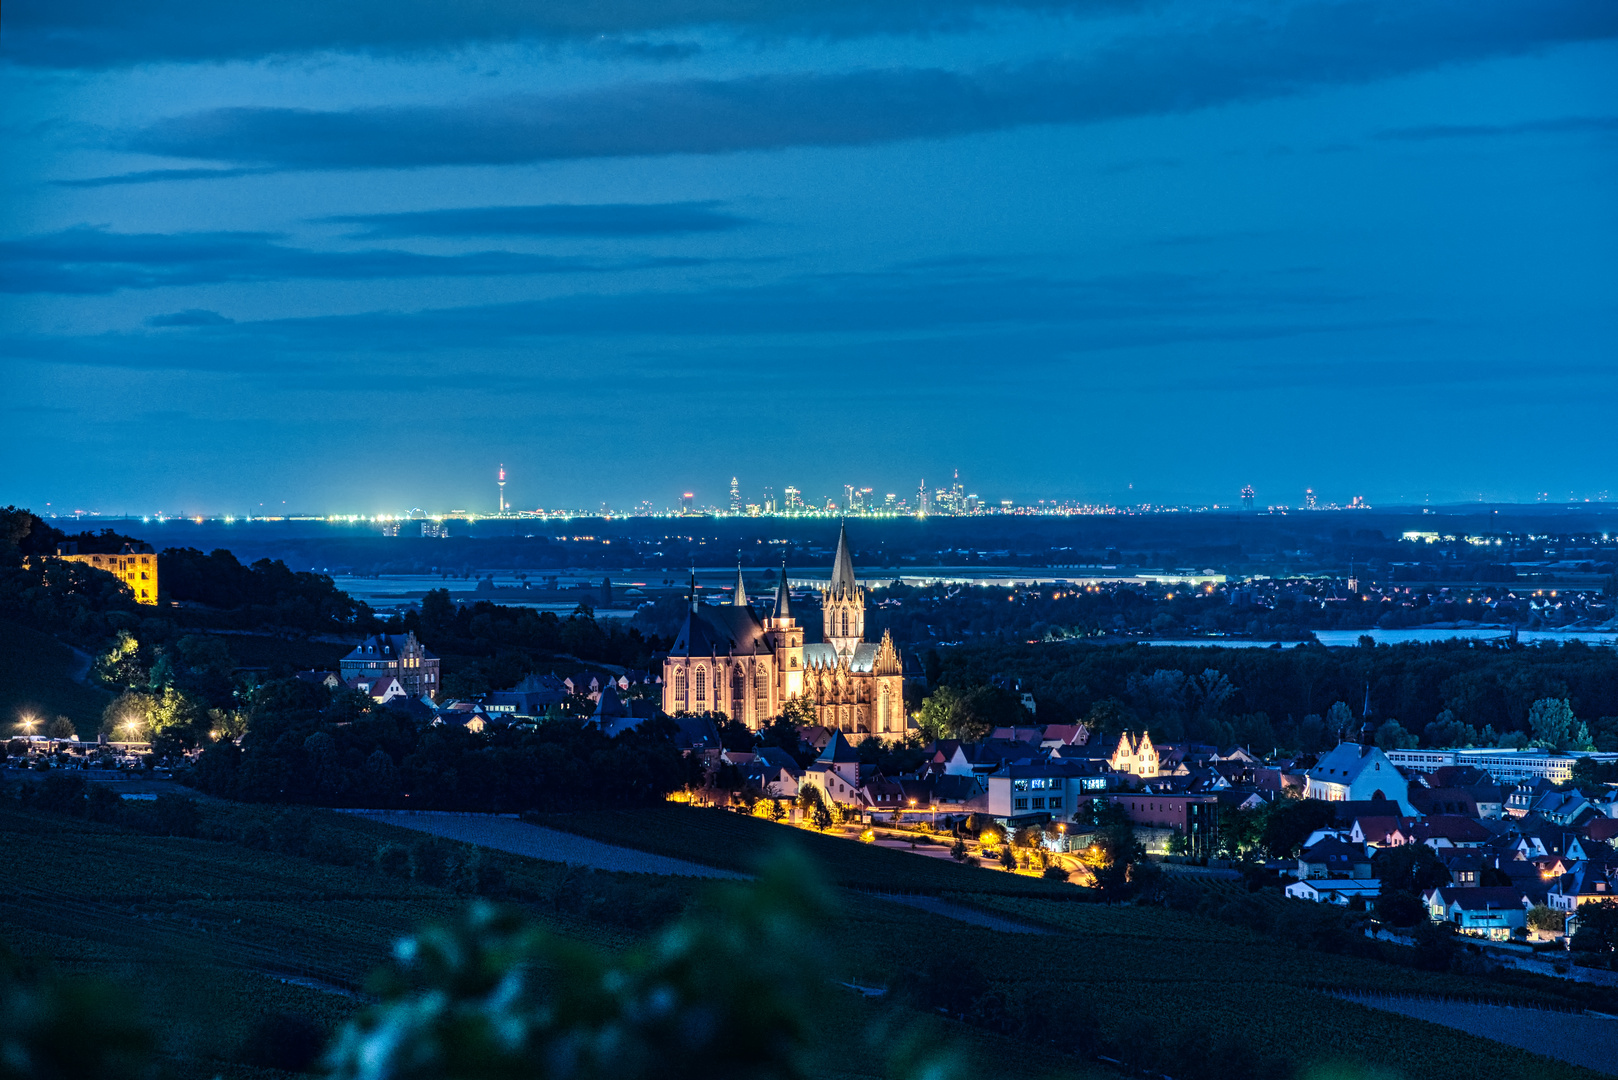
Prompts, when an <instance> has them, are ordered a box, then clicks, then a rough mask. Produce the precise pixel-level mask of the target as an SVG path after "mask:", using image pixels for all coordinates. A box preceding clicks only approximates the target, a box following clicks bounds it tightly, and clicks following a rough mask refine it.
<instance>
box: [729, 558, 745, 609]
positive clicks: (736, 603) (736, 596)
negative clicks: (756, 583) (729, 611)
mask: <svg viewBox="0 0 1618 1080" xmlns="http://www.w3.org/2000/svg"><path fill="white" fill-rule="evenodd" d="M730 605H731V607H746V606H747V586H746V585H744V584H742V564H741V563H740V562H738V563H737V564H736V591H735V592H733V593H731V594H730Z"/></svg>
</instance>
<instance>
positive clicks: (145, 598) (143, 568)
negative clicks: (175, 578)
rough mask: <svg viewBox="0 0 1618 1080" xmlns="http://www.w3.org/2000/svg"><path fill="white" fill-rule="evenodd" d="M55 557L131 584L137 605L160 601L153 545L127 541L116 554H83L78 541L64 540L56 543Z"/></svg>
mask: <svg viewBox="0 0 1618 1080" xmlns="http://www.w3.org/2000/svg"><path fill="white" fill-rule="evenodd" d="M56 557H57V558H58V559H61V560H62V561H63V562H73V563H83V564H84V565H85V566H92V567H94V568H95V569H97V570H105V571H106V572H107V573H109V574H111V575H112V576H113V577H115V578H117V579H118V580H119V581H121V582H123V583H124V584H125V585H128V586H129V591H130V592H132V593H134V594H135V603H137V604H154V605H155V604H156V603H157V556H156V555H155V554H153V552H152V548H151V545H150V544H125V545H124V546H123V549H122V550H121V551H119V552H118V554H116V555H97V554H91V555H80V554H79V545H78V544H76V543H65V544H58V545H56Z"/></svg>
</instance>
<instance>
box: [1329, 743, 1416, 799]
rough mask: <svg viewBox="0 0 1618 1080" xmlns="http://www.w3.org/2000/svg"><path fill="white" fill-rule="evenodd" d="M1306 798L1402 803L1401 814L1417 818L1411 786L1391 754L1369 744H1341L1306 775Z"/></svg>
mask: <svg viewBox="0 0 1618 1080" xmlns="http://www.w3.org/2000/svg"><path fill="white" fill-rule="evenodd" d="M1306 776H1307V778H1308V780H1307V787H1306V788H1305V789H1304V797H1305V798H1309V799H1321V800H1323V801H1325V802H1358V801H1361V800H1371V801H1381V800H1383V799H1387V800H1389V801H1390V802H1395V803H1398V804H1399V812H1400V813H1401V814H1403V815H1406V816H1414V815H1415V813H1416V809H1415V807H1413V806H1411V805H1410V784H1409V782H1408V781H1406V780H1405V778H1404V776H1403V775H1402V774H1401V773H1400V772H1399V770H1398V769H1397V768H1395V767H1394V764H1393V762H1392V761H1389V760H1388V755H1386V754H1384V753H1383V752H1382V751H1381V750H1378V749H1377V748H1376V747H1375V746H1370V745H1367V744H1365V743H1350V742H1345V743H1339V744H1338V746H1337V748H1336V749H1335V750H1333V751H1331V752H1330V753H1328V754H1326V755H1325V756H1323V757H1322V758H1321V759H1320V760H1319V761H1318V762H1316V763H1315V766H1314V768H1312V769H1310V770H1309V771H1308V773H1307V774H1306Z"/></svg>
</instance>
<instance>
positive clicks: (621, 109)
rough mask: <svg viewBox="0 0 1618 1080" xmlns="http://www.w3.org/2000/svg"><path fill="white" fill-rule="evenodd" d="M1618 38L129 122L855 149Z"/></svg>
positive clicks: (470, 153) (330, 152)
mask: <svg viewBox="0 0 1618 1080" xmlns="http://www.w3.org/2000/svg"><path fill="white" fill-rule="evenodd" d="M1612 36H1618V4H1614V3H1611V2H1609V0H1506V2H1501V3H1495V4H1489V5H1476V4H1467V3H1460V2H1455V0H1440V2H1436V3H1426V4H1418V3H1410V2H1408V0H1397V2H1396V0H1348V2H1342V3H1331V4H1313V5H1309V6H1305V7H1301V8H1298V9H1294V10H1292V11H1290V12H1287V13H1286V14H1285V15H1284V16H1281V17H1278V18H1273V19H1263V18H1258V17H1249V18H1247V19H1243V20H1232V21H1229V22H1226V23H1224V24H1222V25H1220V26H1217V27H1215V28H1212V29H1206V30H1202V31H1198V32H1188V31H1181V32H1178V33H1170V34H1164V35H1158V36H1151V37H1142V38H1139V39H1134V40H1129V41H1124V42H1120V43H1117V44H1115V45H1112V46H1109V47H1108V48H1106V49H1104V50H1102V51H1099V52H1097V53H1095V54H1093V55H1091V56H1088V57H1085V58H1071V57H1051V58H1047V59H1045V60H1042V61H1038V62H1033V63H1025V64H1018V65H1002V66H991V67H985V68H981V69H978V70H975V71H970V72H959V71H950V70H944V69H936V68H934V69H929V68H893V69H878V70H865V71H853V72H843V73H833V74H821V73H787V74H770V75H755V76H746V77H740V78H734V79H685V80H677V81H668V82H647V83H630V84H624V85H619V86H613V87H607V88H603V89H597V90H591V91H585V92H580V93H574V94H567V95H558V96H541V95H518V96H508V97H502V98H494V99H488V100H484V101H476V102H470V103H457V104H451V105H442V106H391V107H370V108H360V109H352V110H347V111H323V110H315V109H302V108H275V107H232V108H223V109H212V110H207V111H204V112H197V113H191V114H188V115H183V116H176V117H172V118H169V119H166V120H162V121H159V122H157V123H155V124H152V125H151V126H149V127H147V128H145V129H143V130H140V131H137V132H134V133H132V134H130V135H129V136H128V138H127V140H126V143H125V145H126V146H127V148H128V149H132V150H137V151H140V152H143V153H149V154H158V155H164V156H171V157H181V158H190V159H194V160H202V161H218V162H228V163H233V164H236V165H242V166H253V165H257V166H266V167H279V168H291V169H356V168H378V167H381V168H400V167H404V168H409V167H419V166H431V165H456V164H458V165H465V164H490V165H500V164H515V163H524V162H538V161H552V160H562V159H578V158H606V157H625V156H642V155H663V154H712V153H724V152H728V151H741V150H769V149H778V148H783V147H790V146H858V145H866V144H873V143H883V142H892V141H896V140H903V139H915V138H926V137H939V136H951V135H964V134H970V133H976V132H985V131H994V130H1000V129H1006V128H1013V127H1018V126H1024V125H1029V124H1054V123H1063V124H1070V123H1087V122H1095V121H1103V120H1110V119H1118V118H1124V117H1134V116H1144V115H1156V114H1166V113H1175V112H1183V111H1188V110H1194V109H1200V108H1206V107H1210V106H1215V105H1221V104H1226V103H1230V102H1236V101H1243V100H1254V99H1260V98H1266V97H1274V96H1279V95H1286V94H1293V93H1298V92H1302V91H1306V90H1309V89H1312V88H1316V87H1319V86H1323V85H1332V84H1339V83H1352V82H1361V81H1366V80H1371V79H1377V78H1383V77H1387V76H1392V75H1398V74H1404V73H1408V72H1412V71H1418V70H1424V69H1427V68H1430V67H1433V66H1437V65H1442V64H1447V63H1454V62H1457V61H1466V60H1475V59H1480V58H1484V57H1490V56H1497V55H1504V54H1513V53H1519V52H1523V51H1525V50H1530V49H1535V48H1540V47H1544V46H1547V45H1551V44H1555V43H1559V42H1566V41H1574V40H1583V39H1591V38H1605V37H1612Z"/></svg>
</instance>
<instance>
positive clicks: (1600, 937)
mask: <svg viewBox="0 0 1618 1080" xmlns="http://www.w3.org/2000/svg"><path fill="white" fill-rule="evenodd" d="M1569 947H1570V948H1571V949H1572V950H1573V951H1574V952H1581V953H1593V954H1596V955H1599V956H1604V957H1607V958H1608V963H1611V958H1612V957H1613V955H1614V954H1615V953H1618V903H1614V902H1613V901H1611V900H1604V901H1602V902H1601V903H1598V904H1580V905H1579V911H1578V925H1577V927H1576V928H1575V929H1574V931H1573V940H1572V941H1571V942H1569Z"/></svg>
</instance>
